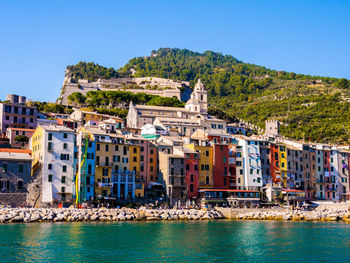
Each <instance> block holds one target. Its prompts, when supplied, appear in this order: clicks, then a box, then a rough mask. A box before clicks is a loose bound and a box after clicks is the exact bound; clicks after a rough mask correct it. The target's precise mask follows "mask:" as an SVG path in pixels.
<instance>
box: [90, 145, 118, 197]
mask: <svg viewBox="0 0 350 263" xmlns="http://www.w3.org/2000/svg"><path fill="white" fill-rule="evenodd" d="M113 146H114V145H113V144H112V143H106V142H96V168H95V182H96V185H95V186H96V187H95V195H96V196H99V195H102V196H110V195H111V188H112V167H113Z"/></svg>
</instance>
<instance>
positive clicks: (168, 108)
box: [135, 105, 191, 112]
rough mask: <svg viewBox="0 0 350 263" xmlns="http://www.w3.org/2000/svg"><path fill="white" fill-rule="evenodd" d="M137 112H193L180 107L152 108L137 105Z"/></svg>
mask: <svg viewBox="0 0 350 263" xmlns="http://www.w3.org/2000/svg"><path fill="white" fill-rule="evenodd" d="M135 108H136V109H137V110H164V111H182V112H191V111H190V110H189V109H185V108H180V107H165V106H150V105H136V106H135Z"/></svg>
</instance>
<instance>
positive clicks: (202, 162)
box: [185, 143, 214, 188]
mask: <svg viewBox="0 0 350 263" xmlns="http://www.w3.org/2000/svg"><path fill="white" fill-rule="evenodd" d="M185 147H187V148H189V149H191V150H192V151H197V152H199V153H200V159H199V163H198V164H199V188H213V187H214V179H213V148H212V147H211V146H197V145H195V144H193V143H192V144H188V145H185Z"/></svg>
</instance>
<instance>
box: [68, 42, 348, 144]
mask: <svg viewBox="0 0 350 263" xmlns="http://www.w3.org/2000/svg"><path fill="white" fill-rule="evenodd" d="M95 66H98V65H95ZM98 67H100V66H98ZM73 68H74V66H73ZM131 69H133V70H135V71H136V73H135V74H134V75H133V76H135V77H145V76H154V77H163V78H169V79H175V80H185V81H190V83H191V85H192V86H193V85H194V84H195V82H196V81H197V79H198V78H200V79H201V80H202V82H203V83H204V85H205V86H206V88H207V89H208V95H209V103H210V109H211V110H212V111H216V112H217V111H218V110H219V111H220V110H223V111H224V112H225V113H226V114H227V115H228V116H231V117H232V118H235V117H237V118H240V119H243V120H246V121H249V122H251V123H254V124H256V125H258V126H260V127H261V128H264V121H265V120H266V119H267V118H271V117H275V118H278V119H279V120H280V121H281V122H282V123H283V125H282V128H281V132H282V133H283V134H284V135H285V136H287V137H290V138H294V139H302V138H305V140H311V141H319V142H342V143H344V142H350V119H349V117H348V116H350V87H349V86H350V82H349V81H348V80H346V79H336V78H329V77H319V76H309V75H302V74H296V73H293V72H284V71H277V70H271V69H267V68H265V67H262V66H257V65H253V64H248V63H244V62H242V61H239V60H238V59H236V58H234V57H232V56H229V55H222V54H221V53H216V52H212V51H206V52H204V53H202V54H201V53H198V52H192V51H190V50H186V49H169V48H162V49H159V50H157V51H152V53H151V55H150V56H149V57H139V58H133V59H131V60H130V61H129V62H128V63H127V64H126V65H125V66H124V67H122V68H120V69H119V70H118V71H117V74H113V75H114V76H116V75H118V76H131ZM94 72H96V71H95V70H94ZM85 74H89V73H85ZM90 74H91V75H92V76H96V74H92V73H90ZM81 75H82V74H81ZM75 77H79V76H77V75H75Z"/></svg>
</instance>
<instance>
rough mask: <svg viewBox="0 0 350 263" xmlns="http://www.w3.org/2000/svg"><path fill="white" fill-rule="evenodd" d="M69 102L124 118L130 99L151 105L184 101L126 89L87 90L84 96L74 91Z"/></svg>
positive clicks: (166, 104) (170, 105)
mask: <svg viewBox="0 0 350 263" xmlns="http://www.w3.org/2000/svg"><path fill="white" fill-rule="evenodd" d="M68 101H69V103H70V104H72V105H75V106H79V107H88V108H90V109H93V110H96V111H97V112H99V113H104V114H111V115H117V116H119V117H121V118H125V117H126V115H127V113H128V111H127V109H126V108H127V107H128V106H129V103H130V102H131V101H132V102H133V103H135V104H146V105H152V106H169V107H184V103H183V102H182V101H180V100H178V99H177V98H165V97H160V96H157V95H150V94H145V93H132V92H127V91H89V92H87V93H86V95H85V96H84V95H83V94H81V93H80V92H74V93H72V94H71V95H69V96H68Z"/></svg>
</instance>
